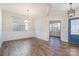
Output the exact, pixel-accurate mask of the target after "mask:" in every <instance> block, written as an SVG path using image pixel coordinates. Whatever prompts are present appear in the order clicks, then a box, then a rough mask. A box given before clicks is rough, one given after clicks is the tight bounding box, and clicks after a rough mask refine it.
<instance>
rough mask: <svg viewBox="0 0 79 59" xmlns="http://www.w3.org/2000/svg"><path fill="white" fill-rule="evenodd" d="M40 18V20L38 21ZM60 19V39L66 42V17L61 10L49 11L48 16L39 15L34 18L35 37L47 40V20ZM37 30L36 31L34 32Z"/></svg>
mask: <svg viewBox="0 0 79 59" xmlns="http://www.w3.org/2000/svg"><path fill="white" fill-rule="evenodd" d="M39 20H40V21H39ZM51 20H52V21H56V20H60V21H61V40H62V41H65V42H68V19H67V15H66V13H62V12H53V11H52V12H51V14H50V16H49V17H47V16H44V17H40V18H39V19H36V23H35V33H36V35H35V37H38V38H41V39H43V40H46V41H48V40H49V22H50V21H51ZM36 31H37V32H36Z"/></svg>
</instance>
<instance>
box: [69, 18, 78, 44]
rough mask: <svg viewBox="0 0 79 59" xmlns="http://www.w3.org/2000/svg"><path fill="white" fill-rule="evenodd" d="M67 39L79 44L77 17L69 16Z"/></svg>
mask: <svg viewBox="0 0 79 59" xmlns="http://www.w3.org/2000/svg"><path fill="white" fill-rule="evenodd" d="M68 40H69V42H70V43H75V44H79V17H75V18H69V22H68Z"/></svg>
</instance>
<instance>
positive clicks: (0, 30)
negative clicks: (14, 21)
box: [0, 8, 2, 47]
mask: <svg viewBox="0 0 79 59" xmlns="http://www.w3.org/2000/svg"><path fill="white" fill-rule="evenodd" d="M1 44H2V9H1V8H0V47H1Z"/></svg>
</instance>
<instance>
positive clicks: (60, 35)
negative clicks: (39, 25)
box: [49, 20, 61, 40]
mask: <svg viewBox="0 0 79 59" xmlns="http://www.w3.org/2000/svg"><path fill="white" fill-rule="evenodd" d="M51 21H52V22H60V40H61V20H50V21H49V33H50V22H51ZM49 39H50V36H49Z"/></svg>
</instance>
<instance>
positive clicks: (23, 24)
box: [13, 18, 28, 31]
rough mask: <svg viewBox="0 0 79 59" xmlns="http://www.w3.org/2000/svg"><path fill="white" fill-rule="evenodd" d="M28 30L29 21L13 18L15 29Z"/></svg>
mask: <svg viewBox="0 0 79 59" xmlns="http://www.w3.org/2000/svg"><path fill="white" fill-rule="evenodd" d="M26 30H28V21H27V20H22V19H17V18H13V31H26Z"/></svg>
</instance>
